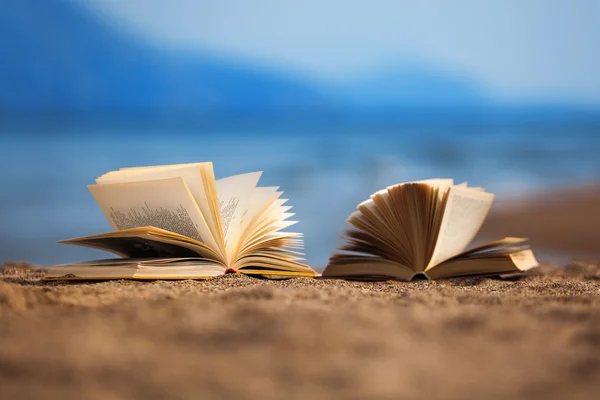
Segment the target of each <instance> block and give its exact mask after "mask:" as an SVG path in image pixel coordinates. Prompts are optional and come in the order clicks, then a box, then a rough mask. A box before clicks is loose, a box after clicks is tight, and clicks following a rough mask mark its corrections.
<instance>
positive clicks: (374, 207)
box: [323, 179, 537, 280]
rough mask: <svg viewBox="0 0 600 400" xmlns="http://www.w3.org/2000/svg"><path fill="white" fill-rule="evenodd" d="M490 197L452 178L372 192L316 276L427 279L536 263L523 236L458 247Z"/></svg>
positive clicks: (482, 216)
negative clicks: (323, 268)
mask: <svg viewBox="0 0 600 400" xmlns="http://www.w3.org/2000/svg"><path fill="white" fill-rule="evenodd" d="M493 199H494V195H493V194H491V193H486V192H485V191H484V189H483V188H477V187H468V186H467V184H466V183H462V184H460V185H454V182H453V180H452V179H431V180H426V181H418V182H408V183H401V184H398V185H394V186H389V187H387V188H386V189H383V190H380V191H378V192H376V193H374V194H373V195H372V196H371V198H370V199H369V200H366V201H364V202H362V203H361V204H359V205H358V207H357V211H355V212H353V213H352V214H351V215H350V217H349V218H348V222H349V223H350V224H351V225H352V227H351V228H350V229H349V230H347V231H346V233H345V236H346V237H347V243H346V244H345V245H343V246H342V247H341V248H340V249H339V251H338V252H337V253H334V254H333V255H332V256H331V258H330V260H329V264H328V265H327V268H326V269H325V271H324V272H323V277H331V278H354V279H390V278H392V279H400V280H411V279H413V278H416V277H421V278H427V279H439V278H449V277H453V276H461V275H476V274H482V275H483V274H487V275H502V274H510V273H518V272H520V271H525V270H527V269H530V268H532V267H535V266H537V261H536V260H535V257H534V255H533V253H532V251H531V250H530V249H529V247H528V246H526V245H525V244H524V242H525V239H521V238H512V237H509V238H504V239H500V240H496V241H494V242H490V243H487V244H484V245H481V246H478V247H475V248H473V249H471V250H467V251H464V249H465V248H466V246H467V245H468V244H469V243H470V242H471V241H472V240H473V238H474V237H475V235H476V234H477V232H478V231H479V229H480V228H481V225H482V224H483V221H484V220H485V217H486V216H487V214H488V212H489V210H490V207H491V205H492V201H493Z"/></svg>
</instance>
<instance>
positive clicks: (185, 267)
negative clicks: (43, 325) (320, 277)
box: [45, 162, 317, 280]
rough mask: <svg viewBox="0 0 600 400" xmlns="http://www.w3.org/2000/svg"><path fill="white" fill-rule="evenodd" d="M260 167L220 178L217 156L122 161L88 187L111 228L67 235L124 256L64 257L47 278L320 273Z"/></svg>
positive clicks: (77, 242) (76, 242)
mask: <svg viewBox="0 0 600 400" xmlns="http://www.w3.org/2000/svg"><path fill="white" fill-rule="evenodd" d="M261 174H262V173H261V172H252V173H248V174H242V175H235V176H230V177H228V178H223V179H219V180H215V176H214V170H213V165H212V163H210V162H205V163H193V164H178V165H162V166H151V167H134V168H121V169H120V170H118V171H112V172H109V173H107V174H104V175H102V176H101V177H99V178H98V179H96V184H95V185H90V186H88V188H89V190H90V191H91V193H92V195H93V196H94V198H95V199H96V202H97V203H98V205H99V206H100V208H101V209H102V212H103V213H104V215H105V216H106V218H107V219H108V221H109V223H110V225H111V226H112V228H113V229H114V231H112V232H107V233H101V234H98V235H92V236H85V237H80V238H76V239H69V240H63V241H61V243H67V244H72V245H78V246H87V247H92V248H96V249H102V250H106V251H109V252H112V253H114V254H116V255H118V256H120V257H122V258H113V259H104V260H96V261H87V262H81V263H72V264H61V265H56V266H53V267H51V268H50V269H49V271H48V273H47V275H46V277H45V279H49V280H55V279H86V280H88V279H198V278H209V277H214V276H218V275H223V274H225V273H227V272H239V273H244V274H256V275H283V276H315V275H317V273H316V272H315V271H314V270H313V269H312V268H310V267H309V266H307V265H305V264H304V263H302V260H303V258H302V256H303V254H302V252H301V251H300V250H301V249H302V247H303V240H302V234H300V233H293V232H283V231H282V230H283V229H285V228H288V227H290V226H292V225H294V224H295V223H296V222H297V221H290V220H288V219H289V218H290V217H292V216H293V215H294V214H293V213H290V212H289V211H290V209H291V207H290V206H287V205H285V203H286V201H287V199H282V198H281V195H282V193H283V192H281V191H279V190H278V189H279V188H278V187H272V186H269V187H258V186H257V184H258V180H259V178H260V176H261Z"/></svg>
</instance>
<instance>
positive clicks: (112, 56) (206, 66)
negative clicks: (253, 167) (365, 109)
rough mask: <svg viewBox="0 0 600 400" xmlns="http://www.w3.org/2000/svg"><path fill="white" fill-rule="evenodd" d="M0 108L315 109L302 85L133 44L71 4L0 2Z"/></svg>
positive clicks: (61, 0) (310, 91)
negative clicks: (0, 60) (0, 61)
mask: <svg viewBox="0 0 600 400" xmlns="http://www.w3.org/2000/svg"><path fill="white" fill-rule="evenodd" d="M0 58H1V59H2V66H1V71H0V85H1V87H2V90H1V91H0V107H1V108H4V109H10V110H16V111H27V110H44V111H48V112H52V111H58V112H60V111H70V112H71V111H73V112H77V111H89V110H93V111H100V112H111V111H117V110H120V111H129V112H135V111H137V110H157V111H158V110H163V111H166V112H168V111H169V110H175V111H182V110H185V111H197V112H226V111H232V110H246V109H250V110H256V109H267V110H279V111H283V110H287V109H296V108H303V107H312V106H313V105H315V104H317V105H320V104H322V103H323V102H324V101H325V100H324V98H323V96H322V95H321V94H320V93H319V91H318V90H317V89H316V88H315V87H313V86H312V85H310V84H308V83H306V82H301V81H300V82H299V81H297V80H296V79H295V78H292V77H289V76H285V75H284V74H281V73H273V72H270V71H264V70H258V69H252V68H251V67H246V66H243V65H239V64H237V63H233V62H227V61H224V60H220V59H217V58H215V57H211V56H207V55H198V54H193V55H192V54H177V53H174V52H168V51H164V50H161V49H158V48H153V47H151V46H149V45H146V44H143V43H138V42H135V41H134V40H133V39H132V38H130V37H129V36H128V35H126V34H123V32H119V31H118V29H115V28H114V27H111V26H109V25H107V24H105V23H104V22H103V21H102V20H100V19H98V18H96V16H94V15H93V14H92V12H91V11H90V10H87V9H86V8H85V7H82V6H81V5H79V4H77V3H75V2H73V1H68V0H0Z"/></svg>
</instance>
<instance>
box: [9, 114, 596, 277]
mask: <svg viewBox="0 0 600 400" xmlns="http://www.w3.org/2000/svg"><path fill="white" fill-rule="evenodd" d="M598 133H599V132H598V130H597V128H586V127H556V126H554V127H552V128H547V129H545V128H541V127H533V128H532V127H523V128H522V129H520V128H515V127H512V128H489V129H485V128H472V127H469V128H465V130H464V132H461V131H459V130H458V129H457V128H452V129H444V128H415V129H408V128H407V129H403V130H398V131H396V132H393V133H392V132H389V131H380V132H378V131H368V132H360V131H355V132H352V133H348V132H345V133H335V132H331V131H328V130H326V129H324V130H323V131H318V132H315V131H311V132H306V133H303V132H281V133H264V132H262V133H261V132H214V133H203V134H201V135H200V134H197V133H194V132H187V133H186V132H180V133H176V134H173V133H171V132H159V131H157V132H145V133H140V132H139V131H136V132H130V131H121V132H114V131H111V132H80V133H79V134H72V133H69V134H66V133H65V134H64V135H59V134H52V135H49V136H47V137H44V136H41V135H31V134H19V133H18V132H12V133H10V134H6V133H5V135H3V137H2V138H1V139H0V143H1V149H2V154H1V156H0V171H1V172H0V187H1V188H2V190H1V196H0V210H1V211H0V262H2V261H8V260H27V261H31V262H34V263H39V264H42V265H48V264H53V263H59V262H71V261H78V260H85V259H90V258H102V257H106V256H107V255H108V253H104V252H100V251H95V250H89V249H84V248H77V247H73V246H66V245H60V244H57V243H56V241H57V240H59V239H65V238H70V237H76V236H80V235H88V234H93V233H100V232H104V231H107V230H109V229H110V226H109V224H108V222H107V221H106V220H105V218H104V216H103V215H102V213H101V211H100V209H99V208H98V206H97V205H96V203H95V201H94V199H93V198H92V196H91V194H90V193H89V192H88V190H87V189H86V185H88V184H91V183H93V182H94V179H95V178H96V177H97V176H99V175H101V174H103V173H105V172H107V171H110V170H114V169H118V168H120V167H126V166H141V165H159V164H170V163H186V162H197V161H213V162H214V166H215V171H216V175H217V178H221V177H226V176H229V175H233V174H237V173H244V172H251V171H255V170H262V171H264V174H263V177H262V179H261V181H260V184H261V185H275V186H280V187H281V189H282V190H284V191H285V194H284V197H289V198H290V201H289V204H291V205H293V206H294V208H293V211H294V212H296V218H297V219H298V220H299V221H300V223H299V224H297V225H296V226H295V228H297V230H298V231H300V232H304V234H305V244H306V255H307V259H308V262H309V263H311V264H312V265H314V266H316V267H319V266H323V265H325V264H326V262H327V259H328V256H329V254H330V253H331V252H332V251H333V250H334V249H335V247H336V246H337V245H338V244H339V243H340V239H339V236H340V232H341V230H342V228H343V227H344V226H345V219H346V217H347V215H348V214H349V213H350V212H351V211H352V210H353V209H354V207H355V206H356V204H357V203H359V202H360V201H362V200H364V199H366V198H367V197H368V196H369V195H370V194H371V193H372V192H374V191H376V190H378V189H380V188H382V187H385V186H386V185H390V184H394V183H398V182H403V181H408V180H418V179H426V178H431V177H452V178H454V179H455V180H457V181H463V180H466V181H468V182H469V183H470V184H472V185H476V186H484V187H485V188H486V189H488V190H490V191H492V192H494V193H496V194H497V197H496V199H497V201H498V200H500V199H502V198H508V197H514V196H522V195H527V194H530V193H532V192H535V191H538V190H541V189H546V188H553V187H558V186H571V185H578V184H583V183H589V182H590V181H598V179H600V157H598V155H599V154H600V140H599V137H598Z"/></svg>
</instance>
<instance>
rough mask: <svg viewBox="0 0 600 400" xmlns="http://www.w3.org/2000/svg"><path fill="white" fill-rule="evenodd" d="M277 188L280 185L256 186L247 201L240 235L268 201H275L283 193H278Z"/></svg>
mask: <svg viewBox="0 0 600 400" xmlns="http://www.w3.org/2000/svg"><path fill="white" fill-rule="evenodd" d="M277 189H279V186H266V187H257V188H254V190H253V191H252V194H251V195H250V197H249V198H248V200H247V202H246V210H245V211H244V215H243V216H242V222H241V224H240V235H241V234H242V233H243V232H244V231H245V230H246V228H247V227H248V225H249V224H250V221H252V219H253V218H254V217H255V216H256V214H257V213H258V212H259V211H260V210H261V208H262V207H263V205H264V204H265V203H266V202H267V201H270V202H273V201H275V200H276V199H277V198H278V197H279V195H281V193H282V192H279V195H278V194H277V193H278V192H277Z"/></svg>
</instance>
